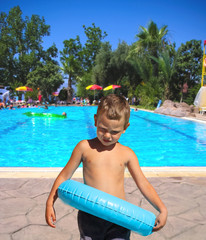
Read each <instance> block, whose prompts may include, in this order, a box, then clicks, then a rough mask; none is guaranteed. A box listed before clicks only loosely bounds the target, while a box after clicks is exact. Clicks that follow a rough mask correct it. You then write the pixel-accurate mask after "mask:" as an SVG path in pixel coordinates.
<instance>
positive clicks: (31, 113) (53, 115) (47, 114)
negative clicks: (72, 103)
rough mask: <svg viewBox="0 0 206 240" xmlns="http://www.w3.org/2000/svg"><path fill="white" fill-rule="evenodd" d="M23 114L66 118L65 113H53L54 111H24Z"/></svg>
mask: <svg viewBox="0 0 206 240" xmlns="http://www.w3.org/2000/svg"><path fill="white" fill-rule="evenodd" d="M23 114H24V115H26V116H28V117H45V118H66V117H67V116H65V115H60V114H55V113H35V112H25V113H23Z"/></svg>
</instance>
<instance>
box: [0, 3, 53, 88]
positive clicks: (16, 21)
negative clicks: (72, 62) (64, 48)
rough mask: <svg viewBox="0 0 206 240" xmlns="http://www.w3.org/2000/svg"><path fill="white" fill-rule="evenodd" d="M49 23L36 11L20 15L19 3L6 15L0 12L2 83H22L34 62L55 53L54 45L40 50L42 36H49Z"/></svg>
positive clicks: (36, 63) (0, 67) (24, 82)
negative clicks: (35, 13)
mask: <svg viewBox="0 0 206 240" xmlns="http://www.w3.org/2000/svg"><path fill="white" fill-rule="evenodd" d="M49 34H50V26H49V25H46V23H45V19H44V18H43V17H42V18H40V17H39V16H38V15H32V16H31V18H29V17H28V16H26V17H25V19H23V17H22V11H21V9H20V7H19V6H17V7H14V8H12V9H11V10H10V11H9V14H8V15H7V14H6V13H4V12H1V14H0V64H1V65H0V77H1V81H2V83H3V84H5V85H12V83H14V82H16V81H17V82H22V84H26V81H27V75H28V73H30V72H31V71H33V70H34V69H35V68H36V66H37V65H38V62H40V61H42V62H46V61H48V60H50V61H52V58H54V57H56V55H57V49H56V47H55V45H53V46H52V47H50V48H49V49H47V50H46V51H45V50H43V47H42V43H43V37H44V36H49Z"/></svg>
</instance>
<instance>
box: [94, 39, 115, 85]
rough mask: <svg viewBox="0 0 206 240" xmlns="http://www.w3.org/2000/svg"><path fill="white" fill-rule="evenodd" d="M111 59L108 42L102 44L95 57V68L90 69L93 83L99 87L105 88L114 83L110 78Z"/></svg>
mask: <svg viewBox="0 0 206 240" xmlns="http://www.w3.org/2000/svg"><path fill="white" fill-rule="evenodd" d="M111 57H112V49H111V45H110V44H109V42H105V43H102V46H101V48H100V50H99V52H98V54H97V55H96V59H95V66H94V67H93V69H92V80H93V83H95V84H99V85H101V86H107V84H109V83H114V82H113V81H112V80H113V79H112V76H111V68H110V60H111Z"/></svg>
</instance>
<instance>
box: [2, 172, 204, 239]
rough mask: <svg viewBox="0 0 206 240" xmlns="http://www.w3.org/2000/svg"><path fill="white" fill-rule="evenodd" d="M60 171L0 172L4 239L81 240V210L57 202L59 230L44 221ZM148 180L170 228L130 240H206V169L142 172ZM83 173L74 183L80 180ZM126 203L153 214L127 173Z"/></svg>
mask: <svg viewBox="0 0 206 240" xmlns="http://www.w3.org/2000/svg"><path fill="white" fill-rule="evenodd" d="M59 171H60V169H59V168H57V169H32V168H27V169H23V168H22V169H18V170H17V169H16V168H15V169H5V168H0V176H1V177H0V204H1V210H0V240H41V239H44V240H47V239H48V240H51V239H58V240H63V239H64V240H65V239H66V240H78V239H79V233H78V228H77V222H76V214H77V210H75V209H73V208H72V207H70V206H68V205H64V204H63V203H62V202H61V201H60V200H59V199H58V200H57V202H56V203H55V208H56V213H57V224H56V229H52V228H50V227H48V226H47V225H46V223H45V220H44V212H45V202H46V199H47V196H48V193H49V191H50V189H51V186H52V183H53V181H54V179H55V177H56V176H57V174H58V173H59ZM143 171H144V173H145V175H146V176H147V177H148V179H149V181H150V182H151V184H152V185H153V186H154V187H155V189H156V191H157V192H158V194H159V195H160V197H161V199H162V200H163V201H164V203H165V204H166V206H167V207H168V211H169V216H168V221H167V224H166V226H165V227H164V228H163V229H162V230H161V231H159V232H157V233H153V234H152V235H150V236H148V237H142V236H139V235H137V234H135V233H132V236H131V240H136V239H147V240H154V239H155V240H156V239H158V240H168V239H172V240H173V239H174V240H194V239H198V240H205V239H206V208H205V203H206V168H174V169H172V168H171V169H169V168H162V169H158V168H143ZM81 174H82V173H81V171H78V172H77V173H76V174H75V175H74V178H75V180H77V181H82V177H81ZM125 191H126V196H127V200H128V201H129V202H131V203H134V204H138V205H139V206H141V207H143V208H145V209H148V210H151V211H153V212H154V213H156V212H155V210H154V209H153V208H152V207H151V206H150V204H149V203H148V202H147V201H146V200H145V199H144V197H143V196H142V195H141V194H140V193H139V191H138V189H137V187H136V185H135V183H134V181H133V180H132V178H131V177H129V175H128V174H126V178H125Z"/></svg>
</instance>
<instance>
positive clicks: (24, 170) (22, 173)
mask: <svg viewBox="0 0 206 240" xmlns="http://www.w3.org/2000/svg"><path fill="white" fill-rule="evenodd" d="M141 169H142V171H143V173H144V174H145V176H146V177H206V167H142V168H141ZM61 170H62V168H60V167H59V168H36V167H33V168H32V167H0V178H56V177H57V176H58V174H59V173H60V171H61ZM82 177H83V175H82V168H78V169H77V170H76V172H75V173H74V175H73V178H82ZM125 177H131V175H130V173H129V172H128V170H126V171H125Z"/></svg>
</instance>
